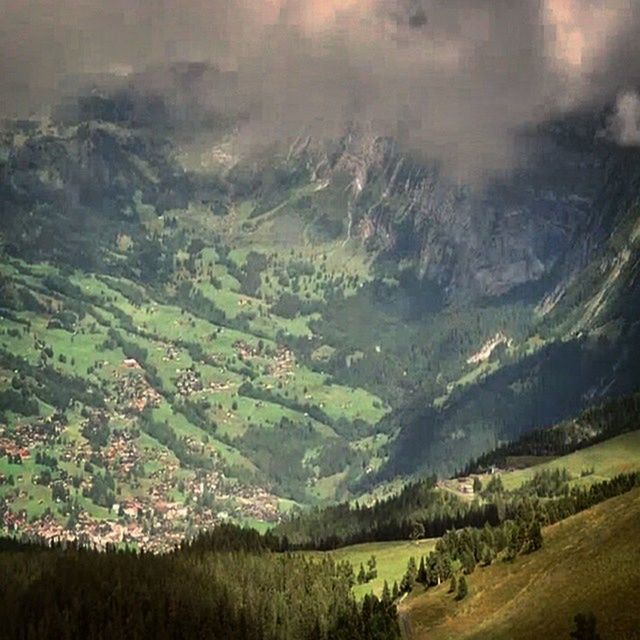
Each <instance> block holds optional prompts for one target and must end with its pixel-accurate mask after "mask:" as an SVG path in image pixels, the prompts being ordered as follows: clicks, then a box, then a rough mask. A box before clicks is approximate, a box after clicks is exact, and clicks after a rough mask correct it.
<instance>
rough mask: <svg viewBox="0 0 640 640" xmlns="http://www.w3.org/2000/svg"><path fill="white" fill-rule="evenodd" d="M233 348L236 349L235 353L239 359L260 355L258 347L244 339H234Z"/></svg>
mask: <svg viewBox="0 0 640 640" xmlns="http://www.w3.org/2000/svg"><path fill="white" fill-rule="evenodd" d="M233 348H234V349H235V350H236V355H237V356H238V357H239V358H240V359H241V360H249V359H251V358H256V357H259V356H260V355H261V352H260V349H258V347H254V346H252V345H250V344H249V343H248V342H245V341H244V340H236V341H235V342H234V343H233Z"/></svg>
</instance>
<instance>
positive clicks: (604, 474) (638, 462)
mask: <svg viewBox="0 0 640 640" xmlns="http://www.w3.org/2000/svg"><path fill="white" fill-rule="evenodd" d="M545 469H550V470H553V469H567V471H569V473H570V474H571V475H572V476H574V477H579V476H580V474H581V472H582V471H583V470H587V469H593V471H594V472H593V474H591V475H589V476H586V477H585V478H584V480H590V481H601V480H606V479H609V478H613V477H614V476H616V475H618V474H620V473H630V472H632V471H637V470H638V469H640V431H632V432H631V433H625V434H623V435H621V436H617V437H615V438H611V439H610V440H606V441H605V442H600V443H598V444H595V445H593V446H591V447H586V448H585V449H581V450H580V451H575V452H574V453H571V454H569V455H567V456H562V457H561V458H556V459H555V460H552V461H551V462H545V463H544V464H539V465H536V466H533V467H528V468H526V469H519V470H517V471H510V472H508V473H505V474H503V475H502V480H503V483H504V486H505V489H515V488H517V487H519V486H520V485H521V484H522V483H524V482H526V481H527V480H530V479H531V478H533V476H534V474H535V473H536V472H539V471H543V470H545Z"/></svg>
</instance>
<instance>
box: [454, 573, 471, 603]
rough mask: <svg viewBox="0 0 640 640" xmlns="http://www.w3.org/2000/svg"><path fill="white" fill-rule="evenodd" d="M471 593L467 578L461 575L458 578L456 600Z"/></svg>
mask: <svg viewBox="0 0 640 640" xmlns="http://www.w3.org/2000/svg"><path fill="white" fill-rule="evenodd" d="M468 593H469V587H468V586H467V579H466V578H465V577H464V576H460V580H458V591H457V593H456V600H464V598H466V597H467V594H468Z"/></svg>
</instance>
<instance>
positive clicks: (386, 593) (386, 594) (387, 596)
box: [381, 580, 391, 607]
mask: <svg viewBox="0 0 640 640" xmlns="http://www.w3.org/2000/svg"><path fill="white" fill-rule="evenodd" d="M381 599H382V604H383V605H384V606H385V607H388V606H389V605H390V604H391V591H390V590H389V583H388V582H387V581H386V580H385V581H384V585H383V586H382V597H381Z"/></svg>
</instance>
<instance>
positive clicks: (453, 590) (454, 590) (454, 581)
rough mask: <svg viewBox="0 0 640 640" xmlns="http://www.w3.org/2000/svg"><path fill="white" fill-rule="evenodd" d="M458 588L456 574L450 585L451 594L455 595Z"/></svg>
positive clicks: (452, 577)
mask: <svg viewBox="0 0 640 640" xmlns="http://www.w3.org/2000/svg"><path fill="white" fill-rule="evenodd" d="M457 588H458V583H457V581H456V576H455V573H454V574H453V575H452V576H451V582H450V583H449V593H455V592H456V589H457Z"/></svg>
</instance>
